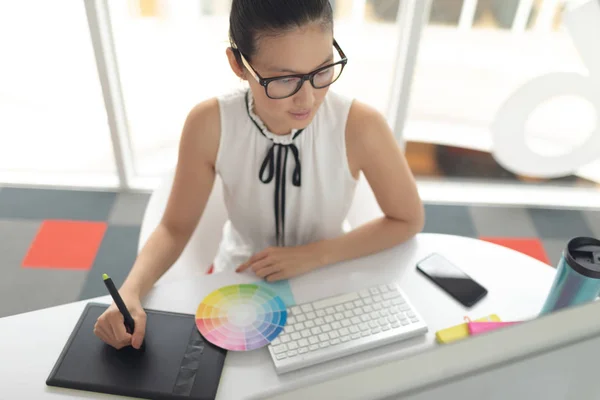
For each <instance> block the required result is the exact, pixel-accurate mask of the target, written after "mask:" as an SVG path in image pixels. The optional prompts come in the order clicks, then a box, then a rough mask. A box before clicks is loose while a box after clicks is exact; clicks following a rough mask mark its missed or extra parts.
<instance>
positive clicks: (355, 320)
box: [350, 317, 360, 325]
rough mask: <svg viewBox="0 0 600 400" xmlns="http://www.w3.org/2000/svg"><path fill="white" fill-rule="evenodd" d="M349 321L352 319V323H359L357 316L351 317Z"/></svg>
mask: <svg viewBox="0 0 600 400" xmlns="http://www.w3.org/2000/svg"><path fill="white" fill-rule="evenodd" d="M350 321H352V323H353V324H354V325H358V324H360V318H358V317H353V318H351V319H350Z"/></svg>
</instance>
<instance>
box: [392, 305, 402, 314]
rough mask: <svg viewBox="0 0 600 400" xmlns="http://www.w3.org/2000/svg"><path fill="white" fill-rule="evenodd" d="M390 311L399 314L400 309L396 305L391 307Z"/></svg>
mask: <svg viewBox="0 0 600 400" xmlns="http://www.w3.org/2000/svg"><path fill="white" fill-rule="evenodd" d="M390 312H391V313H392V314H398V313H399V312H400V311H399V310H398V309H397V308H396V307H392V308H390Z"/></svg>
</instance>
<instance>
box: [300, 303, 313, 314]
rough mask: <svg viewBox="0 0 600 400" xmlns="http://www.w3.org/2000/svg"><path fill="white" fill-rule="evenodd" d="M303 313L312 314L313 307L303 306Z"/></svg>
mask: <svg viewBox="0 0 600 400" xmlns="http://www.w3.org/2000/svg"><path fill="white" fill-rule="evenodd" d="M300 308H301V309H302V311H304V312H305V313H308V312H311V311H313V308H312V305H310V304H303V305H302V306H301V307H300Z"/></svg>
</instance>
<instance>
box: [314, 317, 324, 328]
mask: <svg viewBox="0 0 600 400" xmlns="http://www.w3.org/2000/svg"><path fill="white" fill-rule="evenodd" d="M315 324H316V325H317V326H321V325H325V320H324V319H323V318H317V319H315Z"/></svg>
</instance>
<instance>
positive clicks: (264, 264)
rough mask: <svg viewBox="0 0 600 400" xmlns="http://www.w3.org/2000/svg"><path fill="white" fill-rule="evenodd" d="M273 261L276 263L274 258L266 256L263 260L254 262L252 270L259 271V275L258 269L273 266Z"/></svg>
mask: <svg viewBox="0 0 600 400" xmlns="http://www.w3.org/2000/svg"><path fill="white" fill-rule="evenodd" d="M273 263H274V260H271V259H269V258H265V259H263V260H260V261H257V262H255V263H254V264H252V266H251V268H252V271H254V272H255V273H257V275H258V271H260V270H261V269H264V268H269V267H272V266H273Z"/></svg>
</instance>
